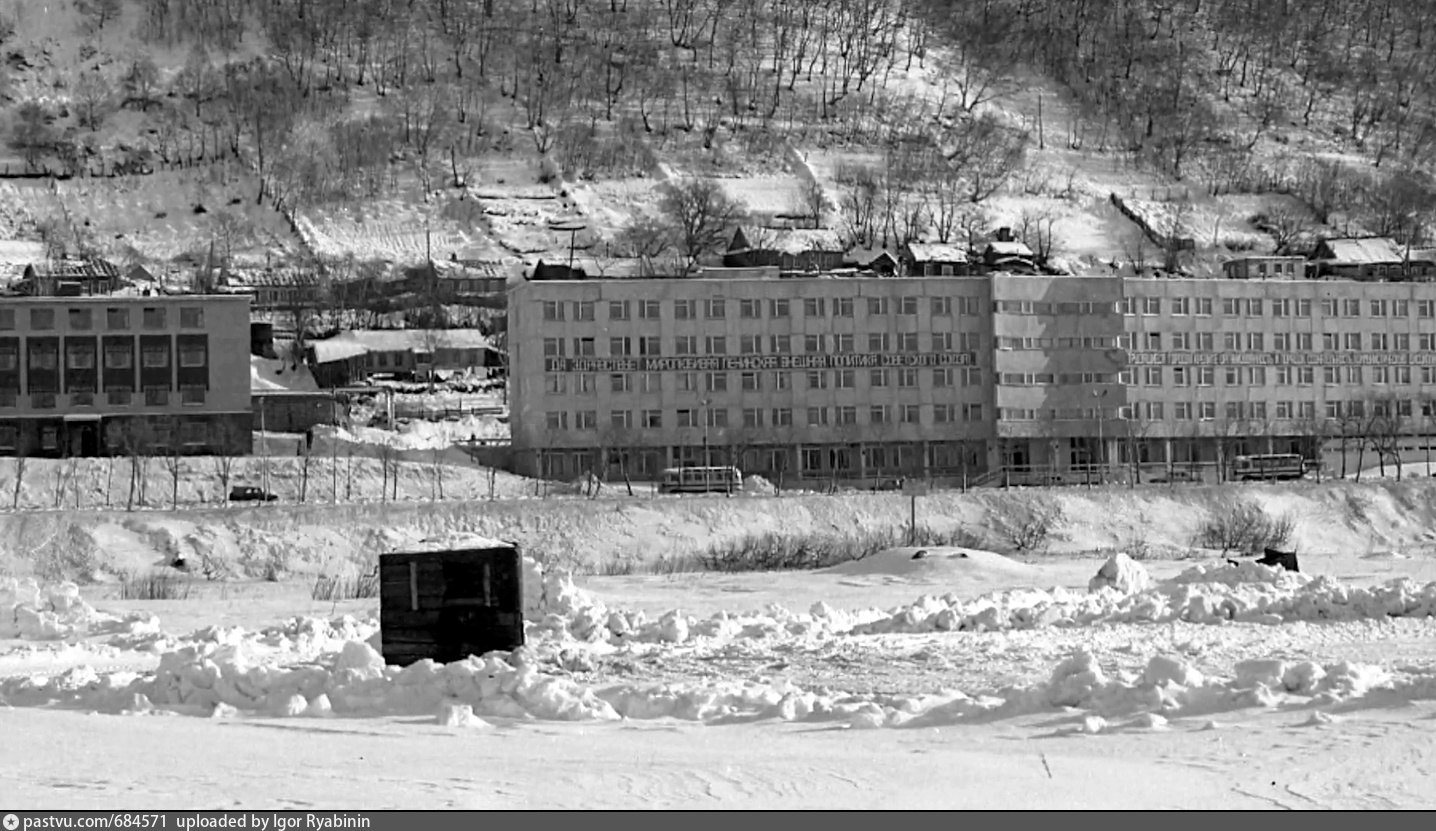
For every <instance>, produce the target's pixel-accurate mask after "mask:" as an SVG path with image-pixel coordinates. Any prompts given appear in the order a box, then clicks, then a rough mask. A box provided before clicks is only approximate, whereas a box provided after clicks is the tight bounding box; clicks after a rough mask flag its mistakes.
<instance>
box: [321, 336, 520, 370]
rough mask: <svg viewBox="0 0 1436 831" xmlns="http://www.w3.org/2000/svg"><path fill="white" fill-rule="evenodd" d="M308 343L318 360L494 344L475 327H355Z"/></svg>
mask: <svg viewBox="0 0 1436 831" xmlns="http://www.w3.org/2000/svg"><path fill="white" fill-rule="evenodd" d="M309 345H310V346H312V347H313V348H314V360H315V361H316V362H318V363H321V364H323V363H329V362H330V361H341V360H344V359H346V358H354V357H358V356H359V355H366V354H368V353H370V352H406V351H408V350H411V349H416V350H426V349H491V348H493V345H492V342H491V341H490V339H489V338H488V337H487V336H486V335H484V334H483V333H481V332H479V331H478V330H477V329H354V330H350V331H347V332H340V333H339V334H337V335H335V336H334V337H332V338H325V339H324V340H312V341H310V342H309Z"/></svg>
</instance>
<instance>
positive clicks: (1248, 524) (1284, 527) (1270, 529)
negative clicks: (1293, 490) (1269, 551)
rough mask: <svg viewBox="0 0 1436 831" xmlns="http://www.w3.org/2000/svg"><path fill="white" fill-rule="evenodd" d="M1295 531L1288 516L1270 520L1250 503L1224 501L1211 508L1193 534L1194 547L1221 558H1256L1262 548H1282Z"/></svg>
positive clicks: (1294, 522)
mask: <svg viewBox="0 0 1436 831" xmlns="http://www.w3.org/2000/svg"><path fill="white" fill-rule="evenodd" d="M1295 530H1296V521H1295V520H1294V519H1292V518H1291V517H1290V516H1271V515H1270V514H1268V513H1267V512H1266V510H1265V509H1263V508H1262V506H1261V505H1258V504H1257V503H1256V502H1254V501H1252V500H1250V499H1240V498H1234V499H1226V500H1223V501H1222V502H1221V503H1219V504H1217V505H1216V506H1214V507H1213V508H1212V513H1211V516H1210V517H1209V518H1208V519H1207V521H1206V522H1205V523H1204V524H1203V525H1202V526H1201V528H1200V529H1199V530H1198V531H1197V539H1196V544H1197V545H1200V546H1202V547H1203V548H1215V549H1218V550H1220V551H1221V552H1222V553H1223V554H1225V553H1227V552H1228V551H1239V552H1242V553H1245V554H1260V553H1261V552H1262V549H1265V548H1284V547H1285V546H1286V545H1287V544H1288V543H1289V542H1291V535H1292V532H1294V531H1295Z"/></svg>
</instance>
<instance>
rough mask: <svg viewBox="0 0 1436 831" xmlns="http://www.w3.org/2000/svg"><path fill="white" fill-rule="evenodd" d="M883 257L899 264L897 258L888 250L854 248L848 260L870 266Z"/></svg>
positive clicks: (849, 253)
mask: <svg viewBox="0 0 1436 831" xmlns="http://www.w3.org/2000/svg"><path fill="white" fill-rule="evenodd" d="M883 257H887V258H888V259H890V260H892V261H893V262H897V257H896V256H894V255H893V252H891V251H889V250H887V249H886V248H854V249H853V250H851V251H849V252H848V256H847V260H848V262H850V263H856V264H857V265H860V266H869V265H872V264H873V263H875V262H877V261H878V260H880V259H882V258H883Z"/></svg>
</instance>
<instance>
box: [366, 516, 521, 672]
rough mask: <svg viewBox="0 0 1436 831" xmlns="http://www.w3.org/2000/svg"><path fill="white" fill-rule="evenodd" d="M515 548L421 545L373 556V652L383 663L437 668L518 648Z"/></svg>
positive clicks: (476, 542)
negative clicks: (424, 663) (376, 647)
mask: <svg viewBox="0 0 1436 831" xmlns="http://www.w3.org/2000/svg"><path fill="white" fill-rule="evenodd" d="M523 597H524V592H523V561H522V557H521V556H520V554H519V549H518V546H516V545H513V544H512V543H507V542H501V541H498V540H486V539H461V540H449V541H444V542H433V543H430V542H427V541H426V542H424V543H421V544H420V545H418V546H416V547H415V548H413V549H411V550H408V551H399V552H394V553H392V554H381V555H380V556H379V628H380V636H379V637H380V641H381V644H380V648H381V651H382V652H383V654H384V660H385V662H386V663H389V664H397V665H400V666H405V665H408V664H412V663H414V662H415V661H421V660H423V659H425V658H432V659H433V660H435V661H437V662H439V663H450V662H452V661H461V660H463V659H465V658H467V657H469V656H470V655H483V654H485V653H487V652H492V651H494V650H512V649H516V648H518V647H519V646H522V645H523V642H524V607H523Z"/></svg>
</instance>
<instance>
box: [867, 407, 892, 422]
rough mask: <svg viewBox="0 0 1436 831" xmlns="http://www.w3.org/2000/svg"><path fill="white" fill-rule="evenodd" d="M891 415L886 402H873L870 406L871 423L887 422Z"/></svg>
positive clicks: (869, 416) (869, 419)
mask: <svg viewBox="0 0 1436 831" xmlns="http://www.w3.org/2000/svg"><path fill="white" fill-rule="evenodd" d="M890 418H891V416H890V413H889V411H888V408H887V405H885V404H873V405H872V406H870V407H868V423H869V424H887V423H888V422H889V420H890Z"/></svg>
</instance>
